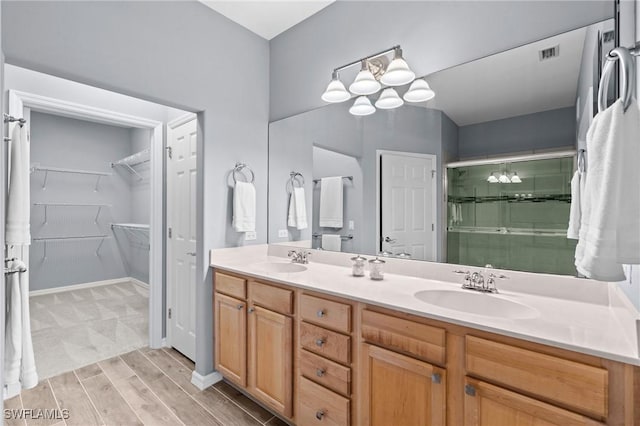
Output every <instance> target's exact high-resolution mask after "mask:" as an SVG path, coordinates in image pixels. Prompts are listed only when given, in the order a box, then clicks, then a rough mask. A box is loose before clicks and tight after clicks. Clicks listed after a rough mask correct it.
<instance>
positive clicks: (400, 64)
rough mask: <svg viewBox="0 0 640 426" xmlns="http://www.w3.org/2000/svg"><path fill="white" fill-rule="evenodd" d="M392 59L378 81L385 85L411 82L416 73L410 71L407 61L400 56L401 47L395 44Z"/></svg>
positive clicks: (400, 84) (401, 84)
mask: <svg viewBox="0 0 640 426" xmlns="http://www.w3.org/2000/svg"><path fill="white" fill-rule="evenodd" d="M393 55H394V57H393V61H391V63H390V64H389V66H388V67H387V71H386V72H385V73H384V74H383V75H382V77H381V78H380V82H381V83H382V84H385V85H387V86H403V85H405V84H408V83H411V82H412V81H413V80H414V79H415V78H416V74H415V73H414V72H413V71H411V69H410V68H409V65H408V64H407V62H406V61H405V60H404V59H403V58H402V49H401V48H400V46H397V47H396V48H395V49H394V50H393Z"/></svg>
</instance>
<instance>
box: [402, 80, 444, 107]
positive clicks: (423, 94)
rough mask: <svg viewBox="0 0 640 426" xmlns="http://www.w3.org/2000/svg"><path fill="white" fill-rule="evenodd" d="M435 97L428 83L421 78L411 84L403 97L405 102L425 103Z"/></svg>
mask: <svg viewBox="0 0 640 426" xmlns="http://www.w3.org/2000/svg"><path fill="white" fill-rule="evenodd" d="M435 95H436V94H435V92H434V91H433V90H431V87H429V83H427V82H426V81H425V80H424V79H423V78H419V79H417V80H414V81H413V83H411V86H410V87H409V90H408V91H407V93H405V94H404V96H403V97H404V100H405V101H407V102H425V101H428V100H429V99H433V97H434V96H435Z"/></svg>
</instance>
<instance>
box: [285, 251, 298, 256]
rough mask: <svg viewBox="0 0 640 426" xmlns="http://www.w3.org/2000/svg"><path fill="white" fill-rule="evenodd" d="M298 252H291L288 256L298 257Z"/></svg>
mask: <svg viewBox="0 0 640 426" xmlns="http://www.w3.org/2000/svg"><path fill="white" fill-rule="evenodd" d="M297 255H298V252H297V251H295V250H289V253H287V256H289V257H291V256H297Z"/></svg>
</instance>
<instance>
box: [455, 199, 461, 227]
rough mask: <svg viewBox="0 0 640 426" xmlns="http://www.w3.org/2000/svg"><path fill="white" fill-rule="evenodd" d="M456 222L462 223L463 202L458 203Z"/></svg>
mask: <svg viewBox="0 0 640 426" xmlns="http://www.w3.org/2000/svg"><path fill="white" fill-rule="evenodd" d="M456 214H457V217H456V222H458V223H462V204H460V203H458V204H457V208H456Z"/></svg>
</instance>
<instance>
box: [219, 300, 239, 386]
mask: <svg viewBox="0 0 640 426" xmlns="http://www.w3.org/2000/svg"><path fill="white" fill-rule="evenodd" d="M246 307H247V304H246V302H243V301H242V300H239V299H236V298H233V297H229V296H225V295H224V294H220V293H215V296H214V307H213V311H214V312H215V325H214V328H215V335H214V351H215V361H216V369H217V370H218V371H219V372H220V373H221V374H222V375H223V376H224V377H226V378H227V379H228V380H231V381H232V382H234V383H236V384H238V385H240V386H243V387H244V386H246V385H247V313H246Z"/></svg>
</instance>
